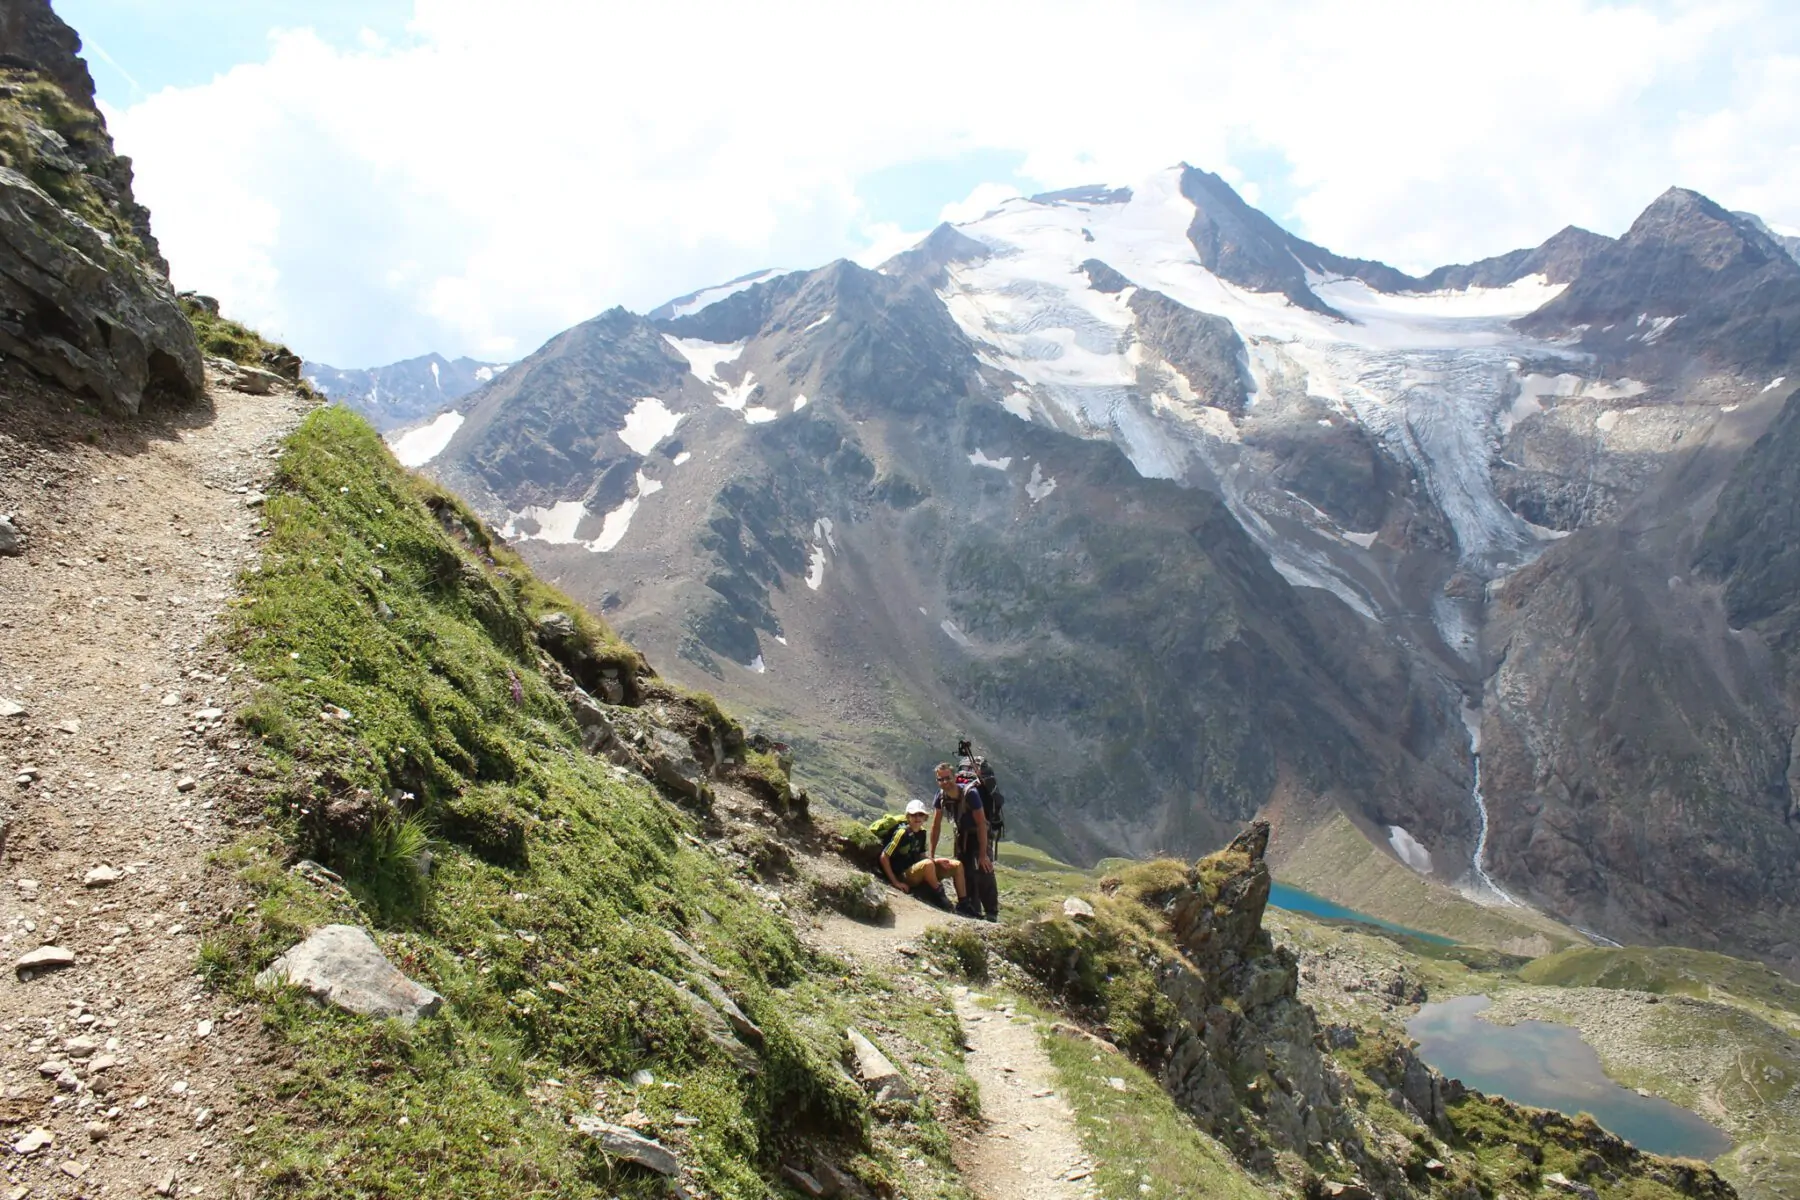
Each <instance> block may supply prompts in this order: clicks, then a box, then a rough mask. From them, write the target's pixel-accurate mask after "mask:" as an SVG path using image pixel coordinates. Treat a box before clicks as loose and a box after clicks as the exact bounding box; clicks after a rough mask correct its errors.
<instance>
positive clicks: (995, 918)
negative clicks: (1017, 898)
mask: <svg viewBox="0 0 1800 1200" xmlns="http://www.w3.org/2000/svg"><path fill="white" fill-rule="evenodd" d="M981 919H982V920H984V921H989V922H992V923H993V924H995V925H998V924H999V923H1000V914H999V913H997V912H991V913H987V914H986V915H984V916H983V917H982V918H981Z"/></svg>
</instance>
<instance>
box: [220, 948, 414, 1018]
mask: <svg viewBox="0 0 1800 1200" xmlns="http://www.w3.org/2000/svg"><path fill="white" fill-rule="evenodd" d="M282 984H288V985H291V986H293V987H297V988H299V989H301V990H302V991H304V992H306V993H307V994H308V995H310V996H312V997H313V998H314V999H316V1000H319V1001H321V1002H322V1003H328V1004H335V1005H337V1006H338V1007H339V1008H342V1009H346V1010H348V1011H350V1012H353V1013H360V1014H362V1015H363V1016H366V1017H393V1018H394V1019H396V1020H399V1021H405V1022H406V1023H408V1024H411V1023H412V1022H414V1021H417V1020H418V1019H419V1018H420V1017H428V1016H430V1015H431V1014H432V1013H435V1012H436V1011H437V1010H438V1009H440V1008H442V1007H443V1005H444V998H443V997H442V996H440V995H438V994H437V993H436V992H434V991H432V990H431V989H430V988H428V987H425V986H424V985H422V984H418V983H414V982H413V981H412V980H410V979H408V978H407V977H406V976H404V975H402V974H401V973H400V971H399V970H398V969H397V968H396V967H395V966H394V964H393V963H391V962H389V961H388V959H387V955H385V954H383V953H382V952H381V947H379V946H377V945H376V944H375V939H374V938H372V937H370V936H369V934H368V931H367V930H363V929H358V928H357V927H356V926H354V925H326V926H325V927H323V928H322V929H319V930H317V931H316V932H314V933H313V935H312V936H311V937H309V938H307V939H306V940H305V941H303V942H301V943H299V944H298V945H296V946H294V947H293V948H291V949H290V950H288V952H287V953H286V954H283V955H282V956H281V957H280V958H278V959H276V960H275V961H274V962H272V963H270V964H269V966H268V969H266V970H265V971H263V972H262V973H261V974H260V975H258V976H257V977H256V985H257V986H258V987H264V988H269V987H278V986H280V985H282Z"/></svg>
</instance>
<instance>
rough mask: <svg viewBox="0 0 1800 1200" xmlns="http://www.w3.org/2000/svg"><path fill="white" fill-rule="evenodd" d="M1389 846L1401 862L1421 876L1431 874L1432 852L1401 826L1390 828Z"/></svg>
mask: <svg viewBox="0 0 1800 1200" xmlns="http://www.w3.org/2000/svg"><path fill="white" fill-rule="evenodd" d="M1388 845H1390V846H1392V847H1393V848H1394V853H1395V854H1397V855H1398V856H1399V857H1400V861H1401V862H1403V863H1405V864H1406V865H1407V866H1409V867H1411V868H1412V869H1413V870H1415V871H1417V872H1418V873H1419V874H1421V875H1429V874H1431V851H1429V850H1427V849H1426V848H1425V847H1424V846H1421V845H1420V844H1419V840H1418V839H1417V838H1415V837H1413V835H1412V834H1410V833H1408V832H1407V831H1406V830H1405V829H1404V828H1403V827H1401V826H1399V825H1389V826H1388Z"/></svg>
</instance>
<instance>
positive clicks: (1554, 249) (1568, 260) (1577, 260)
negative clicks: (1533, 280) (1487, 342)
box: [1413, 225, 1613, 292]
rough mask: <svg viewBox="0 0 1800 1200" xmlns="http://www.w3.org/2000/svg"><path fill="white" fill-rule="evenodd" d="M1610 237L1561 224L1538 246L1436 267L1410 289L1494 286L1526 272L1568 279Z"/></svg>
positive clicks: (1548, 278) (1549, 279)
mask: <svg viewBox="0 0 1800 1200" xmlns="http://www.w3.org/2000/svg"><path fill="white" fill-rule="evenodd" d="M1612 244H1613V240H1612V239H1611V238H1609V237H1606V236H1604V235H1602V234H1598V233H1590V232H1588V231H1587V230H1585V229H1582V228H1580V227H1579V226H1576V225H1568V226H1565V227H1564V228H1563V229H1562V230H1560V231H1559V232H1557V233H1556V234H1554V235H1552V236H1551V238H1550V240H1549V241H1547V242H1545V243H1544V244H1543V245H1541V246H1537V247H1535V248H1532V249H1528V250H1512V251H1508V252H1507V253H1505V254H1499V255H1495V256H1494V257H1493V258H1484V259H1481V260H1480V261H1478V262H1472V263H1466V264H1457V265H1455V266H1448V267H1439V268H1437V269H1436V270H1435V271H1429V272H1427V273H1426V274H1424V275H1421V276H1420V277H1419V279H1418V281H1417V283H1416V284H1414V285H1413V290H1415V291H1420V292H1437V291H1461V290H1462V289H1464V288H1498V287H1505V286H1506V285H1507V284H1509V283H1517V282H1518V281H1519V280H1521V279H1524V278H1525V277H1526V276H1528V275H1542V276H1543V277H1544V281H1545V282H1546V283H1568V282H1570V281H1571V280H1573V279H1574V278H1575V277H1576V276H1577V275H1579V274H1580V273H1581V268H1582V267H1583V266H1585V265H1586V264H1587V261H1588V260H1589V259H1591V258H1592V257H1594V255H1596V254H1598V253H1599V252H1600V251H1601V250H1602V249H1604V248H1605V247H1607V246H1610V245H1612Z"/></svg>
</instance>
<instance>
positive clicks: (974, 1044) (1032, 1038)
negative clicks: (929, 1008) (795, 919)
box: [815, 896, 1096, 1200]
mask: <svg viewBox="0 0 1800 1200" xmlns="http://www.w3.org/2000/svg"><path fill="white" fill-rule="evenodd" d="M893 908H894V923H893V924H892V925H870V924H865V923H863V922H860V921H852V920H850V919H849V918H847V917H841V916H836V915H835V914H834V915H833V916H831V917H830V918H828V919H827V920H826V921H825V922H824V923H823V925H822V926H821V927H820V929H819V930H818V931H817V934H816V935H815V940H816V941H817V942H818V943H819V944H820V945H821V946H822V947H823V948H825V949H829V950H831V951H834V952H835V953H838V954H841V955H844V956H845V957H848V958H854V959H856V960H858V961H860V962H862V963H864V964H865V965H867V966H874V967H880V968H883V969H886V970H890V971H894V970H901V971H914V972H916V971H919V970H920V965H919V962H918V960H917V959H914V958H912V957H909V956H908V955H906V954H905V953H903V948H904V947H910V945H911V943H912V942H913V941H914V940H915V939H916V938H917V937H918V936H919V935H920V934H922V933H924V932H926V931H927V930H929V929H932V928H935V927H937V926H940V925H947V924H950V923H951V922H953V921H957V920H961V919H962V918H959V917H955V916H952V915H950V914H949V913H946V912H943V911H942V910H940V909H934V908H929V907H927V906H926V905H924V904H920V903H918V902H917V901H914V900H910V899H908V898H907V897H904V896H896V897H894V898H893ZM947 991H948V998H949V999H950V1001H951V1003H952V1004H953V1005H954V1007H955V1009H956V1016H957V1020H958V1021H960V1022H961V1023H962V1027H963V1031H964V1035H965V1037H966V1038H967V1043H966V1045H967V1049H968V1057H967V1060H966V1063H967V1067H968V1071H969V1076H970V1078H972V1079H973V1080H974V1081H975V1084H976V1086H977V1087H978V1088H980V1090H981V1125H980V1128H979V1129H978V1130H977V1131H976V1132H975V1134H974V1135H973V1136H972V1137H970V1138H968V1139H967V1140H966V1141H962V1142H960V1143H959V1144H958V1146H957V1151H956V1163H957V1168H958V1170H960V1171H961V1172H962V1176H963V1182H964V1183H966V1184H968V1186H969V1188H970V1190H972V1191H973V1192H974V1193H975V1195H976V1196H977V1197H979V1198H980V1200H1093V1198H1094V1196H1095V1194H1096V1193H1095V1191H1094V1188H1093V1183H1092V1179H1091V1177H1092V1172H1093V1163H1092V1160H1091V1159H1090V1158H1089V1157H1088V1155H1087V1153H1086V1151H1084V1150H1083V1149H1082V1146H1081V1137H1080V1135H1079V1134H1078V1133H1077V1131H1076V1128H1075V1115H1074V1113H1073V1112H1072V1111H1071V1110H1070V1108H1069V1106H1068V1103H1067V1102H1066V1101H1065V1100H1064V1099H1063V1098H1062V1096H1061V1095H1060V1094H1059V1092H1058V1090H1057V1082H1056V1068H1055V1067H1054V1066H1053V1065H1052V1064H1051V1062H1050V1056H1049V1055H1048V1054H1046V1053H1045V1051H1044V1046H1043V1041H1042V1038H1041V1036H1040V1034H1039V1031H1038V1028H1037V1023H1036V1022H1035V1021H1034V1020H1032V1019H1031V1018H1029V1017H1026V1016H1024V1015H1022V1014H1018V1013H1016V1012H1014V1011H1013V1009H1012V1006H1011V1005H1007V1004H1002V1003H995V1004H994V1005H993V1007H988V1006H986V1005H984V1004H983V1003H982V1002H983V1001H984V1000H988V997H984V996H981V995H979V994H978V993H976V992H972V991H970V990H969V989H968V988H966V987H960V986H959V987H954V988H949V989H947Z"/></svg>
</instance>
